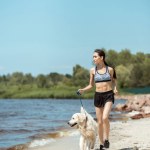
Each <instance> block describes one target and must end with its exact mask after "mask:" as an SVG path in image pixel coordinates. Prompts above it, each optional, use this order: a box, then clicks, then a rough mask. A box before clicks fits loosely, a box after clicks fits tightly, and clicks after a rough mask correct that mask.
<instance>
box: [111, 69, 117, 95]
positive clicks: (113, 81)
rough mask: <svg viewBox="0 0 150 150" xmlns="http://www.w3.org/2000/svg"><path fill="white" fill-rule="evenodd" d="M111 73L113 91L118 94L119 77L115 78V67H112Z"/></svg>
mask: <svg viewBox="0 0 150 150" xmlns="http://www.w3.org/2000/svg"><path fill="white" fill-rule="evenodd" d="M109 72H110V75H111V78H112V87H113V91H114V94H116V95H117V94H118V90H117V79H115V78H114V77H113V74H114V69H113V68H110V71H109Z"/></svg>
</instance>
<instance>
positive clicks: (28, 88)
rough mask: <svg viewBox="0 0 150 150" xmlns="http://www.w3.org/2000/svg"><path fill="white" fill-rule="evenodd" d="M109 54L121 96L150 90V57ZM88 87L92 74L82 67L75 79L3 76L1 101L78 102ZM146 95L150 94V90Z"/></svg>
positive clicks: (88, 95) (77, 68) (76, 70)
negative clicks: (135, 89)
mask: <svg viewBox="0 0 150 150" xmlns="http://www.w3.org/2000/svg"><path fill="white" fill-rule="evenodd" d="M104 50H105V49H104ZM105 52H106V56H107V58H106V61H107V63H108V64H109V65H110V66H112V67H114V66H115V69H116V73H117V77H118V87H119V89H120V90H119V91H121V93H126V92H128V93H129V92H130V91H134V90H130V89H133V88H139V87H140V88H141V87H150V80H149V79H150V54H144V53H142V52H138V53H136V54H131V53H130V50H128V49H124V50H122V51H121V52H116V51H115V50H109V51H106V50H105ZM88 83H89V70H87V69H86V68H83V67H81V66H80V65H76V66H74V67H73V74H72V75H70V74H66V75H63V74H58V73H56V72H53V73H50V74H48V75H43V74H39V75H38V76H37V77H33V76H32V75H31V74H23V73H21V72H14V73H13V74H7V75H2V76H0V98H68V99H69V98H78V96H77V95H76V93H75V92H76V90H77V89H78V88H81V87H84V86H86V85H87V84H88ZM139 91H140V90H139ZM93 92H94V89H93V91H90V92H87V93H86V94H85V95H84V96H83V97H84V98H92V97H93ZM146 93H150V91H149V88H148V90H147V92H146Z"/></svg>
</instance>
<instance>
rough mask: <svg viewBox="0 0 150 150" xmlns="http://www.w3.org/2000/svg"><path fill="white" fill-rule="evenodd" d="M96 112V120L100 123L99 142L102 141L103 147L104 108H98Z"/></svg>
mask: <svg viewBox="0 0 150 150" xmlns="http://www.w3.org/2000/svg"><path fill="white" fill-rule="evenodd" d="M95 111H96V118H97V123H98V134H99V140H100V144H101V145H103V144H104V140H103V139H104V138H103V120H102V117H103V108H98V107H95Z"/></svg>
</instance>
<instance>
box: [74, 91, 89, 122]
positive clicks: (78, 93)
mask: <svg viewBox="0 0 150 150" xmlns="http://www.w3.org/2000/svg"><path fill="white" fill-rule="evenodd" d="M76 93H77V95H78V96H79V99H80V103H81V106H82V107H83V103H82V100H81V93H80V92H79V91H77V92H76ZM83 110H84V113H85V116H86V121H87V119H88V118H87V115H86V112H85V109H84V107H83Z"/></svg>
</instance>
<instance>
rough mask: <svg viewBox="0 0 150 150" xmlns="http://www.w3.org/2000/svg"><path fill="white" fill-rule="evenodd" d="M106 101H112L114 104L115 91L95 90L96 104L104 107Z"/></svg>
mask: <svg viewBox="0 0 150 150" xmlns="http://www.w3.org/2000/svg"><path fill="white" fill-rule="evenodd" d="M106 102H112V103H113V104H114V93H113V91H112V90H111V91H107V92H102V93H101V92H95V95H94V106H95V107H104V106H105V104H106Z"/></svg>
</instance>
